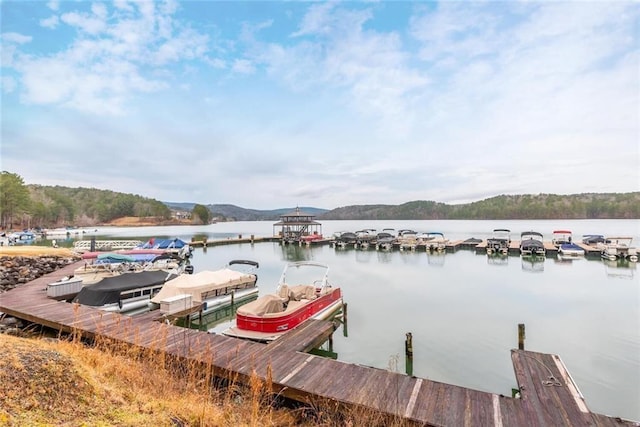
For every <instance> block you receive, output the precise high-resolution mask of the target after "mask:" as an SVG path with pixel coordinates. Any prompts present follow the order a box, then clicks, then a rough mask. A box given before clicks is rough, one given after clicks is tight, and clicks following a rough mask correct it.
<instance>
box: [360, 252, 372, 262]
mask: <svg viewBox="0 0 640 427" xmlns="http://www.w3.org/2000/svg"><path fill="white" fill-rule="evenodd" d="M372 256H373V251H369V250H357V251H356V262H370V261H371V257H372Z"/></svg>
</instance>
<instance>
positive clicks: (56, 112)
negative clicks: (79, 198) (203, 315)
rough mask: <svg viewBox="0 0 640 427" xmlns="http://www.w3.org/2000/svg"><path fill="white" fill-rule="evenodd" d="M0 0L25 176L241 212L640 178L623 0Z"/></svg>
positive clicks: (9, 102)
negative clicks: (228, 206)
mask: <svg viewBox="0 0 640 427" xmlns="http://www.w3.org/2000/svg"><path fill="white" fill-rule="evenodd" d="M0 8H1V9H0V12H1V16H0V24H1V28H0V45H1V79H2V80H1V84H2V92H1V96H2V98H1V101H2V103H1V142H0V143H1V146H0V150H1V151H0V154H1V157H0V166H1V169H2V170H3V171H8V172H11V173H16V174H18V175H20V176H21V177H22V178H23V180H24V182H25V184H40V185H61V186H68V187H87V188H99V189H106V190H113V191H118V192H125V193H132V194H139V195H141V196H145V197H150V198H154V199H157V200H161V201H165V202H194V203H201V204H223V203H224V204H226V203H229V204H234V205H237V206H240V207H244V208H251V209H278V208H287V207H294V206H313V207H317V208H325V209H334V208H338V207H342V206H350V205H365V204H391V205H396V204H402V203H405V202H409V201H414V200H433V201H437V202H443V203H448V204H458V203H468V202H473V201H477V200H482V199H485V198H489V197H493V196H498V195H502V194H539V193H552V194H576V193H585V192H598V193H600V192H618V193H619V192H630V191H640V56H639V48H640V43H639V38H640V32H638V28H639V27H640V26H639V24H640V19H639V18H640V7H638V3H637V2H626V1H602V2H598V1H580V2H578V1H568V2H554V1H544V2H538V1H525V2H517V1H508V2H497V1H478V2H466V1H443V2H426V1H419V2H418V1H360V2H358V1H347V2H301V1H206V0H200V1H195V0H194V1H185V2H178V1H162V2H161V1H156V2H152V1H126V0H117V1H114V2H89V1H71V0H68V1H48V2H46V1H23V0H20V1H6V0H0Z"/></svg>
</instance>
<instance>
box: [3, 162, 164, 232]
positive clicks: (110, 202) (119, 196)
mask: <svg viewBox="0 0 640 427" xmlns="http://www.w3.org/2000/svg"><path fill="white" fill-rule="evenodd" d="M125 216H134V217H156V218H160V219H170V218H171V210H170V209H169V208H168V207H167V206H166V205H165V204H164V203H162V202H159V201H157V200H154V199H150V198H146V197H142V196H138V195H134V194H126V193H117V192H114V191H109V190H98V189H95V188H69V187H61V186H43V185H26V184H25V183H24V180H23V179H22V177H21V176H19V175H18V174H15V173H11V172H7V171H3V172H2V174H0V227H1V228H2V229H12V228H35V227H42V228H46V227H53V226H74V225H93V224H98V223H105V222H109V221H111V220H114V219H116V218H121V217H125Z"/></svg>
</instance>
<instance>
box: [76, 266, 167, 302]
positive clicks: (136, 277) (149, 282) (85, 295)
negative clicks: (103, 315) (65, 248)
mask: <svg viewBox="0 0 640 427" xmlns="http://www.w3.org/2000/svg"><path fill="white" fill-rule="evenodd" d="M175 277H176V276H175V274H168V273H167V272H166V271H161V270H155V271H141V272H139V273H122V274H119V275H117V276H111V277H105V278H104V279H102V280H100V281H99V282H97V283H95V284H93V285H90V286H85V287H83V288H82V290H80V292H79V293H78V295H77V296H76V297H75V298H74V300H73V302H77V303H79V304H83V305H90V306H93V307H100V306H103V305H105V304H112V303H117V302H118V301H120V293H121V292H125V291H128V290H132V289H138V288H144V287H147V286H154V285H160V284H162V283H163V282H164V281H165V280H170V279H172V278H175Z"/></svg>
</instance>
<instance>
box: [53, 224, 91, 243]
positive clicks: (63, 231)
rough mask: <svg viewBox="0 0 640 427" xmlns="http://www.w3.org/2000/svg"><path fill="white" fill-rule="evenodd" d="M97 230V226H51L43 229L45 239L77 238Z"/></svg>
mask: <svg viewBox="0 0 640 427" xmlns="http://www.w3.org/2000/svg"><path fill="white" fill-rule="evenodd" d="M97 232H98V229H97V228H73V227H65V228H51V229H47V230H44V231H43V233H42V234H43V235H44V237H45V239H49V240H51V239H71V238H73V239H77V238H81V237H83V236H88V235H95V234H96V233H97Z"/></svg>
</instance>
